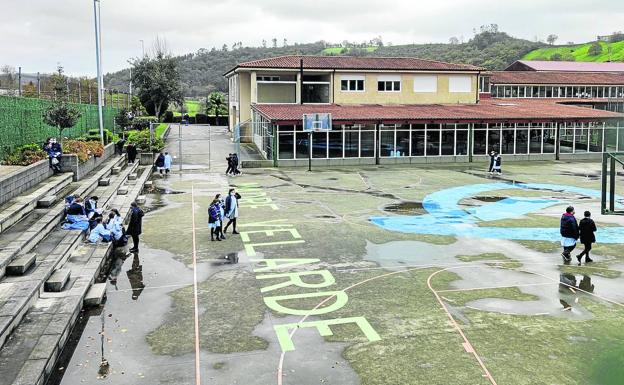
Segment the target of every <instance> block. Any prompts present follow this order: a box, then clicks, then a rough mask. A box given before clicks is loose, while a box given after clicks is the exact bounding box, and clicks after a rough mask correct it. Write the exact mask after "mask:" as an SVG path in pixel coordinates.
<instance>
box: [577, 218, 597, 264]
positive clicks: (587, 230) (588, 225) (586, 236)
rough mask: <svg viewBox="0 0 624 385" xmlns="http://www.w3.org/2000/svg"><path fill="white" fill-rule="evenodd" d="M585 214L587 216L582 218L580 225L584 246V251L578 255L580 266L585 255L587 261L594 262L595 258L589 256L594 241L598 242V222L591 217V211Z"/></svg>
mask: <svg viewBox="0 0 624 385" xmlns="http://www.w3.org/2000/svg"><path fill="white" fill-rule="evenodd" d="M584 216H585V218H583V219H581V221H580V222H579V225H578V228H579V233H580V234H579V235H580V238H581V243H582V244H583V246H584V249H583V251H582V252H581V253H580V254H579V255H577V256H576V259H578V264H579V266H581V260H582V259H583V255H584V256H585V263H590V262H594V260H593V259H591V258H590V257H589V251H590V250H591V249H592V243H596V235H595V234H594V233H595V232H596V230H597V229H596V223H595V222H594V220H593V219H591V213H590V212H589V211H585V213H584Z"/></svg>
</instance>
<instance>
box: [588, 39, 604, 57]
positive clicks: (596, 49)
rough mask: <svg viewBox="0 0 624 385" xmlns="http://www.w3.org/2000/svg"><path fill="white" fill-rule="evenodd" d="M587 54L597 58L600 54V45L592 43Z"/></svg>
mask: <svg viewBox="0 0 624 385" xmlns="http://www.w3.org/2000/svg"><path fill="white" fill-rule="evenodd" d="M587 53H588V54H589V55H590V56H598V55H601V54H602V45H601V44H600V43H598V42H597V41H596V42H593V43H592V45H591V46H590V47H589V49H588V51H587Z"/></svg>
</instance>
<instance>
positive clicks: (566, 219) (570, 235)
mask: <svg viewBox="0 0 624 385" xmlns="http://www.w3.org/2000/svg"><path fill="white" fill-rule="evenodd" d="M559 232H560V233H561V237H562V238H561V246H562V247H563V253H561V257H563V262H564V263H567V262H570V260H571V259H572V257H570V253H571V252H572V250H574V248H575V247H576V240H577V239H579V229H578V223H577V222H576V218H575V217H574V207H572V206H568V208H566V212H565V213H563V215H562V216H561V226H560V227H559Z"/></svg>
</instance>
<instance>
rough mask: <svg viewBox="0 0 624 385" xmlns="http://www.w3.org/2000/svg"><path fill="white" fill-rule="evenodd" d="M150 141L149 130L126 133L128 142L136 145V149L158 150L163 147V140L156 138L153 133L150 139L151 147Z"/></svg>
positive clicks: (145, 150) (143, 150)
mask: <svg viewBox="0 0 624 385" xmlns="http://www.w3.org/2000/svg"><path fill="white" fill-rule="evenodd" d="M149 142H150V132H149V130H145V131H133V132H131V133H130V135H128V143H132V144H134V145H135V146H136V148H137V150H139V151H142V152H158V151H160V150H162V149H163V148H165V141H164V140H162V139H161V138H157V137H156V135H154V138H153V140H152V148H151V149H150V146H149Z"/></svg>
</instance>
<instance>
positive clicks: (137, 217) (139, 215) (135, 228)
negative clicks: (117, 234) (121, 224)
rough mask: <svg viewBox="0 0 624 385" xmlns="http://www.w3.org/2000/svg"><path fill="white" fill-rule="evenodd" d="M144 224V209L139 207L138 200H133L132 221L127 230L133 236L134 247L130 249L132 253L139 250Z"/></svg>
mask: <svg viewBox="0 0 624 385" xmlns="http://www.w3.org/2000/svg"><path fill="white" fill-rule="evenodd" d="M142 225H143V210H141V209H140V208H139V205H137V203H136V202H132V203H130V223H129V224H128V230H127V231H126V234H128V235H130V236H131V237H132V248H131V249H130V250H129V251H130V252H131V253H136V252H138V251H139V235H141V230H142V229H141V228H142Z"/></svg>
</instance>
